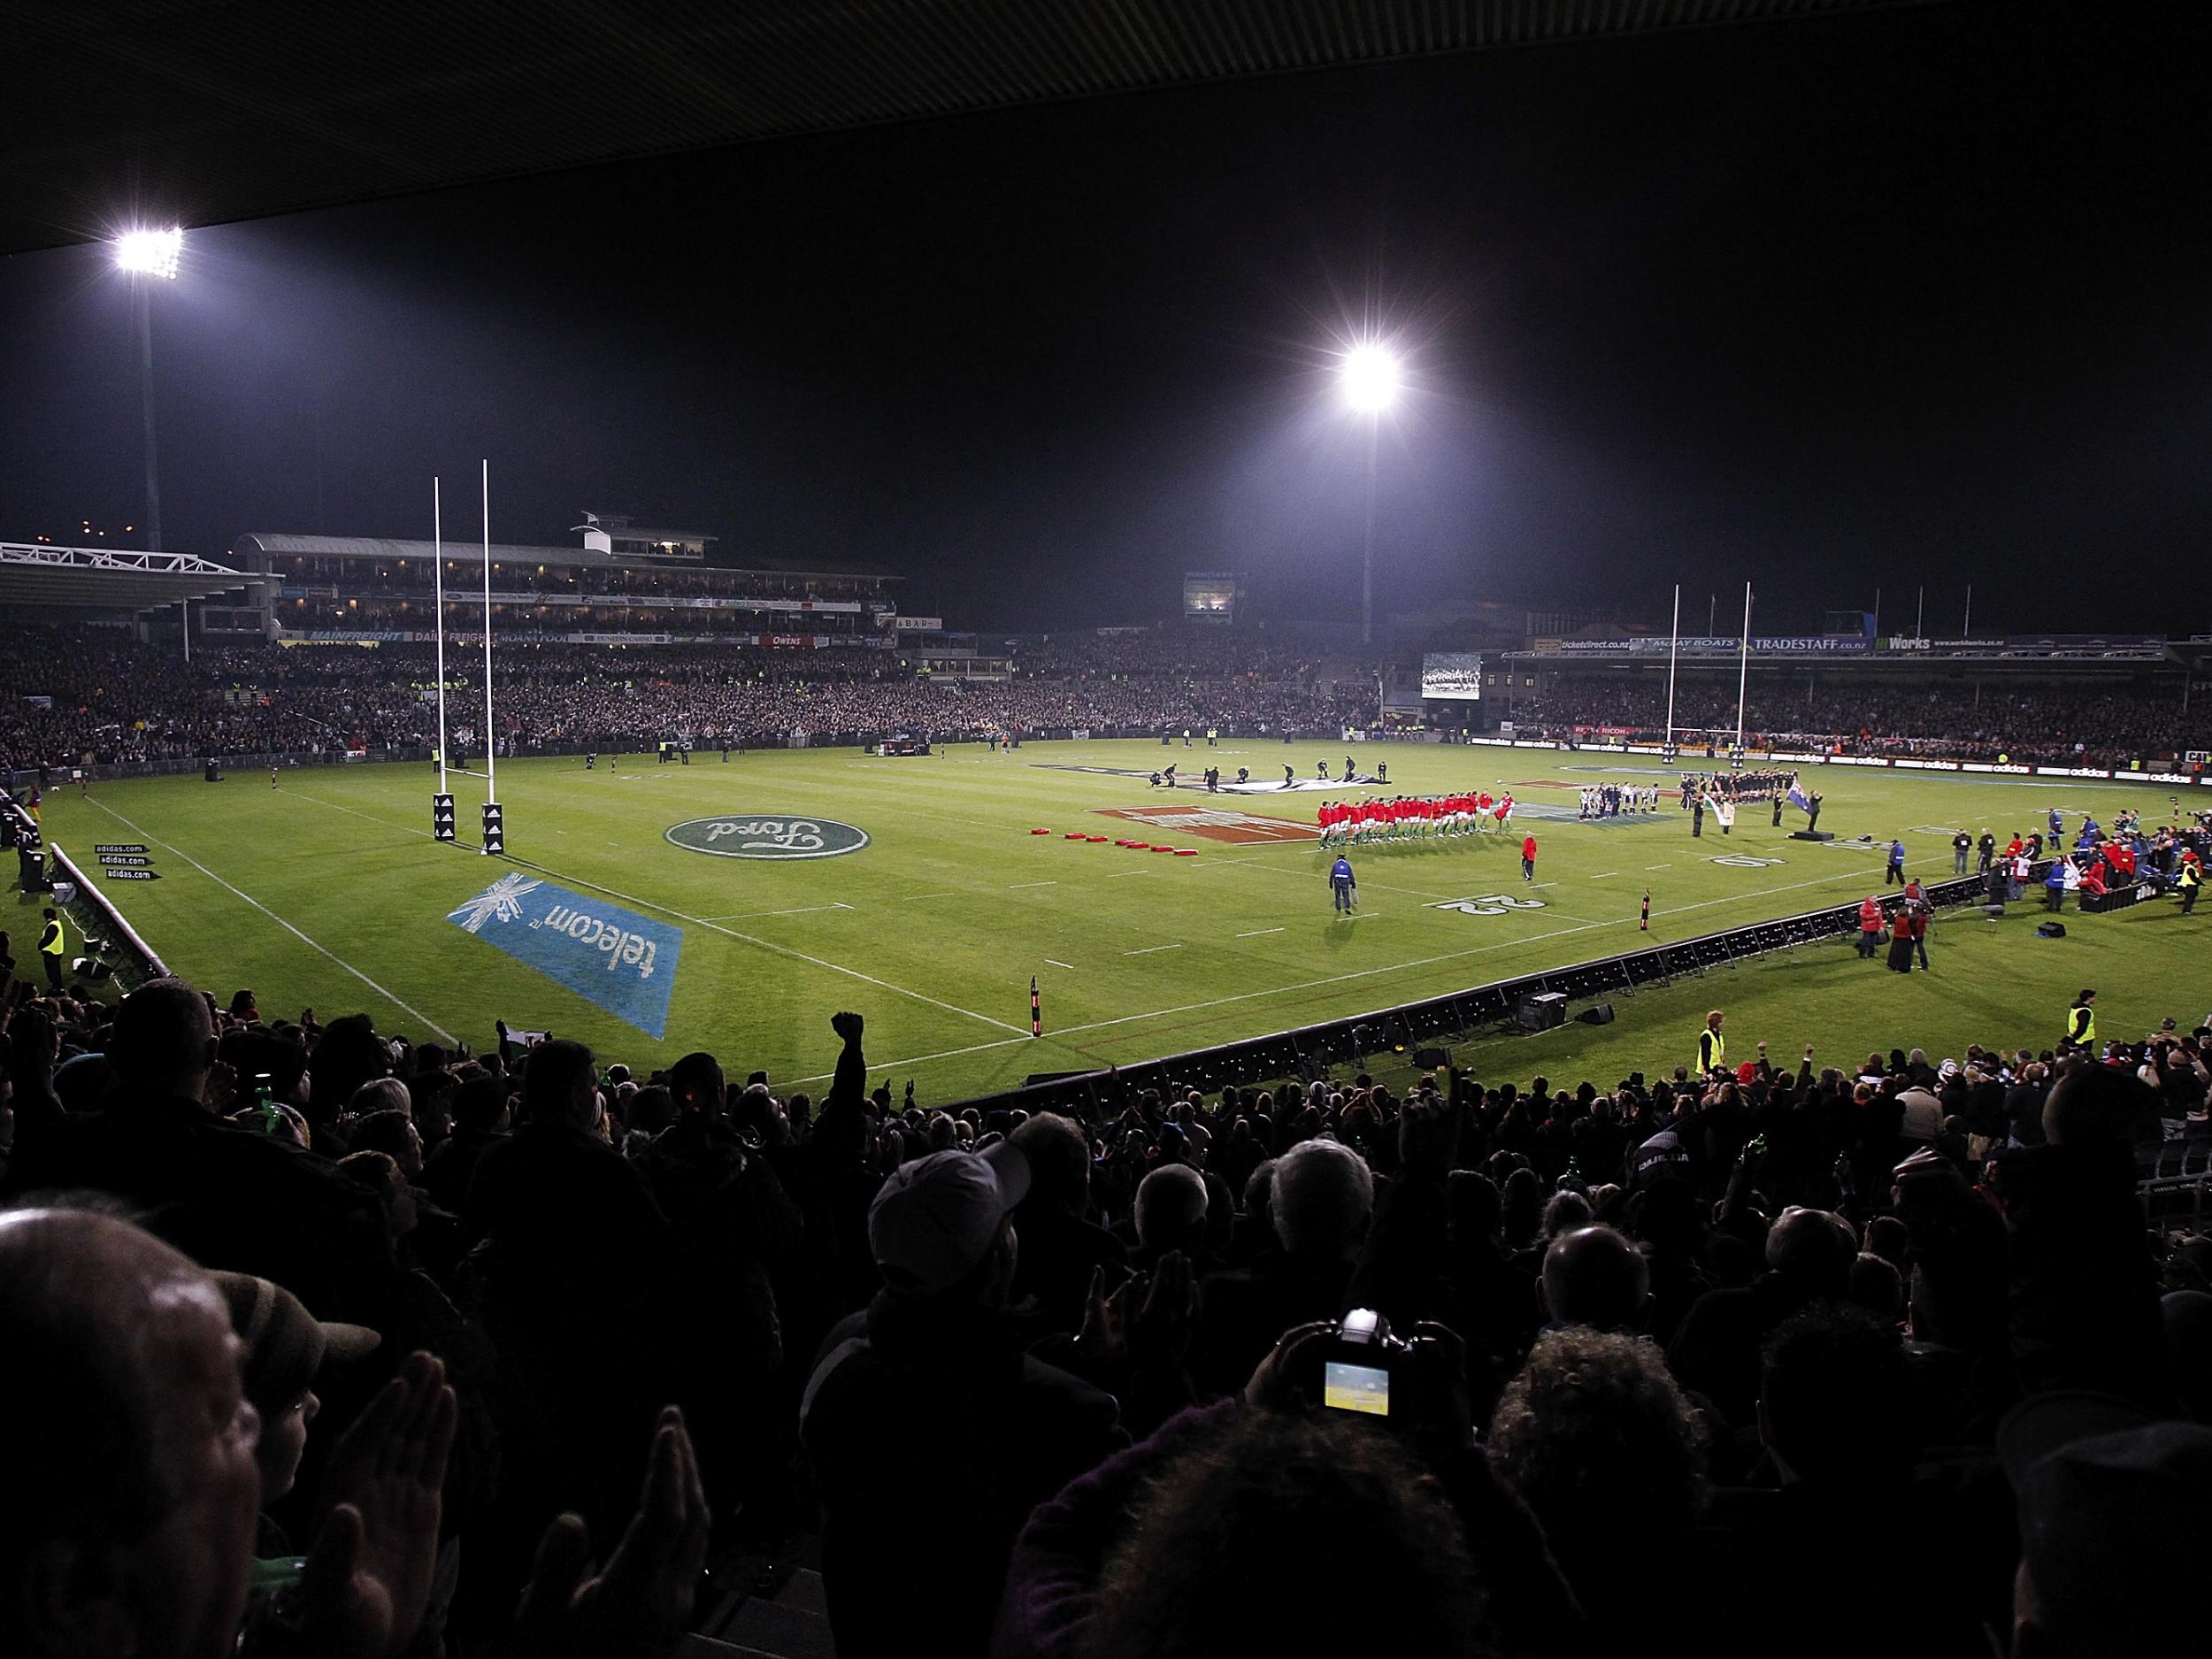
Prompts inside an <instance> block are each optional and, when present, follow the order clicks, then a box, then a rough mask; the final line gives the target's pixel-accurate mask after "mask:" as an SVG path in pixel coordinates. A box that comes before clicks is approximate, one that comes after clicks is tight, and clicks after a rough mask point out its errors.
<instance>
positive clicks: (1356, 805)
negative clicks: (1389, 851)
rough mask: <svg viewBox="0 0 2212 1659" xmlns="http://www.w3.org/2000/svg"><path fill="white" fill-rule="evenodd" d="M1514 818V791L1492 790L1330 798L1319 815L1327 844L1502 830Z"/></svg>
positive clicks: (1364, 843) (1361, 844)
mask: <svg viewBox="0 0 2212 1659" xmlns="http://www.w3.org/2000/svg"><path fill="white" fill-rule="evenodd" d="M1512 817H1513V795H1512V793H1511V792H1510V791H1508V792H1507V793H1506V794H1504V795H1497V796H1493V795H1491V793H1490V792H1489V791H1488V790H1487V789H1482V790H1469V791H1468V792H1467V793H1466V794H1464V795H1399V796H1397V797H1396V798H1395V799H1394V800H1389V801H1324V802H1323V803H1321V805H1320V808H1319V810H1317V811H1316V812H1315V813H1314V822H1315V823H1316V824H1317V825H1318V826H1320V829H1321V844H1322V845H1323V846H1324V847H1366V846H1371V845H1373V844H1374V843H1376V842H1378V841H1417V840H1421V839H1424V838H1425V837H1428V836H1432V835H1437V836H1442V835H1474V834H1489V833H1498V832H1502V831H1503V830H1504V829H1505V827H1506V826H1507V825H1508V824H1509V822H1510V821H1511V819H1512Z"/></svg>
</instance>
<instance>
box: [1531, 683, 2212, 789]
mask: <svg viewBox="0 0 2212 1659" xmlns="http://www.w3.org/2000/svg"><path fill="white" fill-rule="evenodd" d="M2180 705H2181V694H2180V691H2179V689H2178V688H2177V687H2172V686H2166V687H2105V686H2100V687H2082V688H2075V687H2049V686H2046V687H2037V688H2035V689H2033V690H2024V689H2019V688H2016V687H2011V686H2008V685H2005V684H2003V683H2001V682H1998V681H1992V682H1991V683H1988V684H1985V686H1984V687H1982V690H1981V694H1980V695H1979V696H1976V695H1975V693H1974V691H1973V689H1972V687H1958V686H1947V687H1942V686H1916V687H1909V688H1907V687H1893V686H1888V685H1883V684H1880V683H1870V682H1868V681H1865V680H1860V679H1857V678H1855V677H1854V676H1853V674H1852V672H1851V671H1849V670H1848V669H1842V670H1835V671H1831V672H1828V673H1826V674H1824V676H1823V677H1822V680H1821V683H1820V684H1819V685H1818V687H1817V688H1816V690H1815V691H1814V693H1813V694H1812V695H1807V693H1806V691H1805V689H1804V687H1802V686H1798V687H1791V688H1787V689H1785V688H1784V687H1778V686H1767V687H1761V686H1759V685H1757V684H1754V685H1753V687H1751V691H1750V695H1748V696H1747V699H1746V701H1745V703H1744V730H1745V733H1746V735H1747V738H1754V737H1755V738H1758V739H1766V740H1772V741H1788V742H1792V743H1799V744H1802V745H1804V746H1805V747H1808V748H1824V749H1831V750H1833V751H1836V752H1840V753H1843V754H1848V755H1920V754H1932V755H1941V756H1945V757H1948V758H1952V759H1959V760H1995V759H1996V758H1997V757H1998V756H2000V755H2008V756H2010V757H2013V758H2015V759H2020V760H2035V761H2050V762H2059V761H2068V760H2072V759H2076V758H2077V757H2078V764H2083V765H2105V766H2109V765H2113V764H2125V763H2126V762H2128V761H2130V760H2132V759H2137V758H2148V757H2154V756H2162V755H2177V754H2180V753H2182V752H2183V751H2185V750H2186V749H2200V748H2212V723H2208V722H2207V721H2206V720H2205V719H2204V718H2203V717H2201V716H2200V715H2199V714H2197V713H2196V712H2195V711H2194V710H2191V711H2189V712H2186V713H2185V712H2184V711H2183V710H2182V708H2181V706H2180ZM1514 718H1515V720H1516V723H1517V725H1520V724H1525V726H1527V727H1528V729H1529V730H1531V731H1541V732H1543V733H1545V734H1546V735H1548V736H1550V737H1554V738H1559V739H1566V738H1569V737H1571V736H1573V735H1575V734H1576V733H1577V731H1578V728H1580V729H1582V730H1584V731H1587V730H1588V729H1590V728H1594V727H1600V726H1602V727H1607V728H1611V729H1616V730H1617V729H1620V728H1629V729H1632V730H1634V731H1636V732H1637V733H1640V734H1641V735H1643V736H1646V737H1648V738H1649V739H1650V740H1651V741H1659V740H1660V739H1661V738H1662V737H1663V736H1664V734H1665V730H1666V721H1667V687H1666V682H1665V681H1664V680H1624V679H1613V678H1596V677H1586V676H1563V677H1562V678H1561V679H1560V680H1559V682H1558V683H1557V684H1556V685H1555V686H1554V687H1551V688H1549V689H1548V690H1546V691H1544V692H1542V693H1541V694H1540V695H1537V696H1534V697H1531V698H1527V699H1525V700H1524V699H1516V701H1515V705H1514ZM1674 724H1675V731H1676V734H1677V737H1678V741H1681V742H1682V743H1683V744H1684V746H1685V748H1686V749H1687V748H1689V747H1692V746H1694V745H1701V743H1702V742H1703V741H1704V739H1705V737H1706V736H1707V735H1708V734H1710V735H1712V736H1715V737H1717V738H1719V739H1720V740H1722V741H1724V742H1727V741H1733V737H1734V733H1735V730H1736V684H1735V681H1734V680H1728V681H1727V682H1726V684H1724V685H1723V684H1721V683H1719V682H1708V681H1703V680H1682V681H1680V682H1678V684H1677V686H1676V688H1675V700H1674Z"/></svg>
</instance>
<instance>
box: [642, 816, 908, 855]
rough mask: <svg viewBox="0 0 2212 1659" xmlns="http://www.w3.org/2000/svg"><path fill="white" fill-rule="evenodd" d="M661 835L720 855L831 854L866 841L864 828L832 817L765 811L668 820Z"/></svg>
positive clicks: (688, 847) (854, 849) (855, 849)
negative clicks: (785, 814) (792, 815)
mask: <svg viewBox="0 0 2212 1659" xmlns="http://www.w3.org/2000/svg"><path fill="white" fill-rule="evenodd" d="M665 834H666V839H667V840H669V841H672V842H673V843H674V844H675V845H677V846H679V847H681V848H683V849H686V850H687V851H690V852H695V853H712V854H713V855H714V856H716V857H718V858H834V857H836V856H838V855H839V854H840V853H856V852H858V851H859V850H860V849H862V848H863V847H865V846H866V845H867V844H868V832H867V831H865V830H863V829H856V828H855V827H854V826H851V825H850V824H840V823H839V822H838V821H837V820H836V819H834V818H785V817H779V816H774V815H772V814H768V813H732V814H731V815H730V816H729V817H727V818H687V819H685V820H684V822H682V823H681V824H672V825H670V826H668V829H667V831H666V832H665Z"/></svg>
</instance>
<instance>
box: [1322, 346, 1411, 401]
mask: <svg viewBox="0 0 2212 1659" xmlns="http://www.w3.org/2000/svg"><path fill="white" fill-rule="evenodd" d="M1337 373H1338V374H1339V375H1340V377H1341V380H1342V382H1343V386H1344V399H1345V401H1346V402H1347V403H1350V404H1351V406H1352V407H1353V408H1354V409H1356V410H1358V411H1361V412H1362V413H1363V414H1371V415H1379V414H1380V413H1381V412H1382V411H1384V410H1386V409H1388V408H1389V407H1390V406H1391V404H1392V403H1395V402H1396V401H1397V399H1398V359H1397V357H1396V355H1395V354H1394V353H1393V352H1392V351H1391V349H1390V348H1389V347H1387V346H1379V345H1364V346H1355V347H1353V348H1352V349H1351V350H1349V351H1348V352H1346V353H1345V354H1344V361H1343V363H1342V364H1341V365H1340V366H1339V368H1338V370H1337Z"/></svg>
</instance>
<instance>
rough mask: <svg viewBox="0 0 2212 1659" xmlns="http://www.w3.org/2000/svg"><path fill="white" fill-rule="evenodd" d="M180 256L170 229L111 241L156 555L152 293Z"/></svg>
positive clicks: (175, 232)
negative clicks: (141, 427)
mask: <svg viewBox="0 0 2212 1659" xmlns="http://www.w3.org/2000/svg"><path fill="white" fill-rule="evenodd" d="M183 253H184V233H183V232H182V231H181V230H179V229H178V228H177V227H174V226H171V227H168V228H166V229H161V230H134V231H126V232H125V233H124V234H122V235H120V236H119V237H117V238H116V239H115V263H116V265H117V267H118V268H119V270H121V271H122V272H123V273H125V274H127V276H129V278H130V279H131V309H132V311H133V312H134V314H135V316H136V319H137V322H138V402H139V412H140V415H141V417H142V419H143V420H144V422H145V428H146V545H147V547H149V548H150V549H152V550H153V551H154V552H157V553H158V552H160V551H161V465H160V460H159V456H158V451H157V449H155V446H154V314H153V291H154V287H155V285H156V284H157V283H161V282H173V281H175V280H176V279H177V266H178V265H179V263H180V260H181V258H182V257H183ZM187 632H189V629H188V630H187ZM187 649H189V647H188V648H187Z"/></svg>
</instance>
